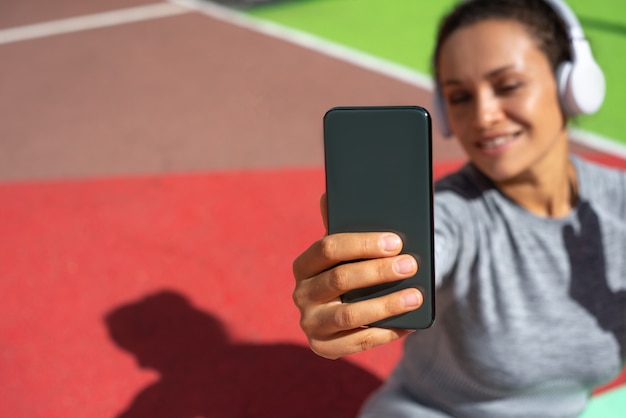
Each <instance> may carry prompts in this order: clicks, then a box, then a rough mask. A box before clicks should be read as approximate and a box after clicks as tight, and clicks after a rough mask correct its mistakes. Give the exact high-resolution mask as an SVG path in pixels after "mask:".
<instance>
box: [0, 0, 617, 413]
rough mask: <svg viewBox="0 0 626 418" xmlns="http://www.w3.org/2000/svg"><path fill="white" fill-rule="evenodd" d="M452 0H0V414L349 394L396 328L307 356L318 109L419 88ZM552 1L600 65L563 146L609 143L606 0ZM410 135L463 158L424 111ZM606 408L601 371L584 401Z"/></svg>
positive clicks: (599, 156)
mask: <svg viewBox="0 0 626 418" xmlns="http://www.w3.org/2000/svg"><path fill="white" fill-rule="evenodd" d="M453 4H454V1H453V0H445V1H444V0H439V1H437V2H430V1H414V0H299V1H286V0H285V1H254V0H249V1H245V0H240V1H226V0H224V1H219V2H218V1H215V2H209V1H201V0H176V1H175V0H172V1H160V2H159V1H154V0H108V1H104V0H82V1H79V0H58V1H54V2H44V1H41V0H40V1H31V2H23V1H17V0H2V1H1V2H0V117H1V119H0V298H1V299H0V306H2V315H1V316H0V415H1V416H13V417H27V416H28V417H117V416H124V417H173V416H181V417H200V416H206V417H209V416H217V417H270V416H271V417H274V416H281V417H305V418H306V417H319V416H325V417H346V416H352V415H354V413H355V412H356V410H357V409H358V406H359V404H360V402H361V401H362V400H363V399H364V397H365V396H367V394H368V393H369V392H371V390H373V389H374V388H375V387H377V386H378V385H379V384H380V382H381V381H382V379H384V378H385V377H386V375H387V374H388V373H389V371H390V369H391V367H392V366H393V364H394V362H395V361H396V359H397V358H398V355H399V354H400V350H401V344H400V343H394V344H390V345H388V346H385V347H381V348H377V349H375V350H372V351H370V352H367V353H362V354H359V355H355V356H351V357H349V358H347V359H342V360H338V361H334V362H330V361H327V360H323V359H321V358H318V357H317V356H315V355H314V354H312V353H311V352H310V350H309V349H308V348H307V344H306V340H305V338H304V336H303V335H302V333H301V332H300V330H299V327H298V318H299V314H298V312H297V310H296V309H295V307H293V304H292V302H291V291H292V289H293V278H292V276H291V262H292V260H293V259H294V258H295V257H296V256H297V254H299V253H300V252H301V251H303V250H304V249H305V248H306V247H307V246H308V245H309V244H310V243H311V242H312V241H313V240H315V239H316V238H318V237H319V236H321V235H322V234H323V233H324V230H323V226H322V224H321V220H320V218H319V213H318V206H319V205H318V202H319V197H320V195H321V193H322V192H323V190H324V178H323V155H322V137H321V134H322V125H321V121H322V117H323V115H324V113H325V112H326V110H327V109H328V108H330V107H333V106H338V105H400V104H409V105H421V106H424V107H426V108H428V107H429V106H430V98H431V90H432V81H431V78H430V75H429V74H430V71H429V68H430V64H429V59H430V53H431V50H432V47H433V42H434V33H435V30H436V26H437V22H438V19H439V17H440V16H441V15H442V14H443V13H445V11H446V10H448V9H449V7H451V6H452V5H453ZM570 4H571V6H572V7H573V8H574V10H575V11H576V12H577V13H578V15H579V17H580V20H581V22H582V24H583V26H584V28H585V31H586V33H587V35H588V37H589V38H590V41H591V43H592V45H593V48H594V51H595V54H596V57H597V59H598V61H599V62H600V64H601V66H602V68H603V69H604V71H605V74H606V77H607V83H608V86H609V88H608V91H607V98H606V102H605V105H604V106H603V108H602V109H601V111H600V112H599V113H598V114H596V115H593V116H589V117H584V118H583V117H581V118H578V119H577V120H575V121H573V123H572V125H573V126H572V128H573V129H572V144H573V145H572V147H573V150H574V152H576V153H578V154H581V155H584V156H586V157H587V158H590V159H594V160H596V161H600V162H603V163H606V164H609V165H616V166H621V167H626V134H625V133H624V132H625V130H624V122H623V120H624V118H623V116H622V114H621V113H622V107H623V106H622V104H623V103H624V102H625V100H626V86H625V85H624V83H622V82H621V75H622V73H623V70H622V65H623V63H622V61H623V56H625V55H626V54H625V53H626V17H624V16H626V14H625V13H624V11H626V6H624V5H623V2H621V1H620V0H597V1H594V2H591V3H590V2H586V1H584V0H571V1H570ZM433 154H434V155H433V157H434V160H435V174H436V176H441V175H443V174H445V173H447V172H449V171H451V170H453V169H455V168H457V167H459V166H460V165H461V164H462V163H463V161H464V158H463V155H462V153H461V151H460V149H459V148H458V146H457V145H456V143H455V142H454V141H449V140H444V139H442V138H441V137H440V136H439V134H438V133H437V132H435V135H434V150H433ZM623 408H626V377H624V375H622V377H621V378H619V379H618V380H616V381H615V382H613V383H612V384H610V385H608V386H606V387H603V388H598V389H597V390H596V392H595V396H594V401H593V405H592V408H591V409H590V411H589V413H587V414H586V415H585V417H603V418H607V417H623V411H624V409H623ZM620 411H622V412H621V415H620Z"/></svg>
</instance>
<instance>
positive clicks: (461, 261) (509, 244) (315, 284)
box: [294, 0, 626, 418]
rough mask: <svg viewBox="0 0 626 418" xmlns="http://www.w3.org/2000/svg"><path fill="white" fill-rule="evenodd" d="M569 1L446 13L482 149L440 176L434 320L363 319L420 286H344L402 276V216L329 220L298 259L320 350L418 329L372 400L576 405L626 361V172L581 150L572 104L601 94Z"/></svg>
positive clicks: (397, 307)
mask: <svg viewBox="0 0 626 418" xmlns="http://www.w3.org/2000/svg"><path fill="white" fill-rule="evenodd" d="M564 7H566V6H565V5H564V4H563V3H561V2H555V1H545V0H473V1H466V2H463V3H461V4H459V5H458V6H457V7H456V8H455V9H454V10H453V11H452V12H451V14H450V15H448V16H447V17H446V18H444V21H443V23H442V25H441V28H440V32H439V36H438V37H437V46H436V48H435V51H436V52H435V59H434V64H435V70H436V75H437V76H436V83H437V85H438V89H437V95H438V97H439V103H440V105H441V107H442V111H443V112H444V115H445V117H446V122H447V125H448V126H449V129H450V132H451V133H452V134H453V135H454V136H455V137H456V138H457V139H458V141H459V142H460V144H461V145H462V147H463V149H464V150H465V152H466V154H467V156H468V158H469V163H468V164H467V165H466V166H465V167H463V168H461V169H460V170H459V171H458V172H456V173H454V174H452V175H450V176H448V177H446V178H444V179H442V180H440V181H438V182H437V184H436V188H435V190H436V192H435V204H434V206H435V207H434V213H435V228H434V229H435V233H434V242H435V263H436V266H435V267H436V268H435V271H436V276H437V299H438V302H437V304H438V311H437V317H438V319H437V322H436V323H435V325H434V326H433V327H432V328H430V329H428V330H422V331H417V332H414V333H407V332H406V331H403V330H394V329H382V328H371V327H370V328H362V327H363V326H364V325H366V324H370V323H373V322H376V321H378V320H381V319H383V318H385V317H389V316H393V315H398V314H401V313H403V312H407V311H410V310H414V309H420V306H419V304H418V305H417V306H416V305H415V304H410V303H407V300H408V298H407V297H406V296H407V293H406V292H403V293H400V292H398V293H397V294H391V295H387V296H384V297H381V298H378V299H373V300H369V301H365V302H359V303H354V304H345V303H343V304H342V303H339V301H340V299H339V297H340V295H341V294H342V293H343V292H345V291H349V290H352V289H354V288H359V287H363V286H364V284H366V283H367V284H369V285H371V284H372V283H374V284H376V283H384V282H388V281H393V280H398V279H401V278H402V276H401V275H400V274H399V273H398V272H397V270H396V269H394V266H395V265H396V263H397V262H398V261H399V260H400V259H401V258H400V257H401V256H400V255H399V254H400V251H401V245H400V244H398V245H395V246H393V247H391V248H390V247H389V246H388V245H386V244H388V242H389V240H388V239H385V238H386V237H388V236H389V235H388V233H387V234H385V233H381V234H376V233H368V234H336V235H327V236H325V237H323V238H322V239H320V240H319V241H317V242H316V243H314V244H313V245H311V247H310V248H309V249H308V250H307V251H305V252H304V253H303V254H302V255H301V256H300V257H298V258H297V259H296V260H295V262H294V275H295V278H296V288H295V291H294V301H295V303H296V305H297V306H298V308H299V309H300V312H301V324H302V328H303V330H304V331H305V333H306V334H307V336H308V339H309V342H310V344H311V347H312V349H313V350H314V351H315V352H316V353H318V354H320V355H322V356H325V357H329V358H336V357H340V356H343V355H346V354H350V353H354V352H358V351H362V350H365V349H368V348H371V347H374V346H377V345H381V344H385V343H387V342H389V341H392V340H395V339H398V338H400V337H404V336H406V341H405V350H404V354H403V357H402V359H401V361H400V363H399V364H398V366H397V367H396V369H395V370H394V372H393V373H392V375H391V376H390V378H389V379H388V381H387V382H386V384H385V385H383V387H382V388H381V389H380V390H379V391H378V392H376V393H375V394H374V395H373V396H372V397H371V398H370V399H369V400H368V402H367V403H366V404H365V405H364V407H363V409H362V413H361V416H362V417H372V418H373V417H380V416H385V417H407V418H408V417H415V416H419V417H428V418H442V417H458V416H464V417H486V416H487V417H513V416H524V417H539V416H541V417H552V416H553V417H572V418H573V417H577V416H578V415H579V414H580V413H581V412H583V411H584V410H585V408H586V407H587V404H588V400H589V397H590V394H591V391H592V390H593V388H594V387H597V386H598V385H601V384H604V383H606V382H609V381H610V380H611V379H613V378H614V377H615V376H617V375H618V374H619V372H620V370H622V367H623V365H624V361H625V360H626V348H625V347H626V260H624V257H623V254H624V253H626V172H623V171H619V170H614V169H608V168H606V167H602V166H599V165H595V164H592V163H590V162H587V161H585V160H583V159H581V158H579V157H575V156H573V155H570V151H569V143H568V139H567V138H568V132H567V128H566V127H567V118H568V117H569V115H572V114H576V113H580V111H581V110H587V111H589V110H590V109H591V110H593V109H592V108H593V107H594V106H588V107H586V106H578V108H572V107H571V106H570V105H571V104H572V102H571V101H570V99H571V97H570V96H568V94H567V92H568V88H574V89H575V88H576V86H573V87H572V85H571V84H568V83H564V82H563V80H562V77H563V74H564V71H569V72H570V74H577V71H578V69H579V68H580V67H576V66H575V65H574V64H577V61H576V59H577V58H581V56H580V55H579V51H580V49H579V46H580V45H579V44H578V42H579V41H580V42H585V44H586V41H584V39H582V40H580V39H579V38H574V41H573V42H571V43H570V42H569V41H568V40H567V39H568V29H570V30H571V29H573V28H572V27H571V26H570V27H568V25H567V24H569V23H570V22H569V20H571V19H566V20H567V24H566V23H565V22H564V21H563V19H562V18H561V16H560V15H559V13H563V8H564ZM565 10H568V9H565ZM536 22H539V23H536ZM574 29H575V28H574ZM581 34H582V33H581ZM587 58H590V56H589V57H587ZM586 64H589V63H586ZM586 64H585V65H586ZM589 65H590V67H588V68H591V67H593V64H589ZM594 71H595V70H593V69H592V70H590V72H588V74H594ZM598 71H599V70H598ZM595 75H596V76H599V77H602V74H601V73H598V72H596V73H595ZM589 78H590V79H591V80H593V77H589ZM583 81H585V82H588V81H589V79H588V80H583ZM596 81H598V83H596V84H593V83H590V84H591V85H592V86H593V89H594V91H593V92H592V96H595V97H596V98H597V97H599V98H600V100H599V102H601V98H602V96H603V94H604V84H603V79H597V80H596ZM600 81H601V82H600ZM564 86H566V87H568V88H564ZM574 104H575V103H574ZM578 104H580V103H578ZM598 104H599V103H598ZM596 107H597V106H596ZM388 204H390V205H392V204H394V202H388ZM402 257H404V255H403V256H402ZM355 260H357V261H355ZM362 260H365V261H362ZM346 261H355V262H352V263H348V264H345V263H343V262H346ZM416 292H417V290H416ZM417 300H421V298H420V297H418V298H417ZM407 335H408V336H407Z"/></svg>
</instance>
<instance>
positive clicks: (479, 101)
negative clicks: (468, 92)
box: [474, 91, 504, 129]
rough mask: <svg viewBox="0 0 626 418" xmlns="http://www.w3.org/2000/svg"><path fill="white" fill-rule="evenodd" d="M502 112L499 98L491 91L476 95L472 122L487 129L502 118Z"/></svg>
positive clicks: (480, 127)
mask: <svg viewBox="0 0 626 418" xmlns="http://www.w3.org/2000/svg"><path fill="white" fill-rule="evenodd" d="M503 116H504V112H503V110H502V106H501V103H500V100H499V99H498V97H497V96H496V95H494V94H493V92H491V91H482V92H480V93H479V94H477V95H476V101H475V115H474V124H475V126H476V127H477V128H479V129H488V128H490V127H492V126H494V125H495V124H497V123H498V122H500V120H501V119H502V117H503Z"/></svg>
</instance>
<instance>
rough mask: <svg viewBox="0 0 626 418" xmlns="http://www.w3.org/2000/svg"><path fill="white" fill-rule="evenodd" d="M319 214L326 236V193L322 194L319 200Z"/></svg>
mask: <svg viewBox="0 0 626 418" xmlns="http://www.w3.org/2000/svg"><path fill="white" fill-rule="evenodd" d="M320 212H321V213H322V222H324V228H326V233H327V234H328V200H327V199H326V193H324V194H322V197H321V198H320Z"/></svg>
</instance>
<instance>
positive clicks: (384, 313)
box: [300, 288, 424, 340]
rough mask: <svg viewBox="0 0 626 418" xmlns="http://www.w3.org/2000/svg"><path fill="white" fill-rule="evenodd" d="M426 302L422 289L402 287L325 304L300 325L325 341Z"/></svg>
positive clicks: (315, 337)
mask: <svg viewBox="0 0 626 418" xmlns="http://www.w3.org/2000/svg"><path fill="white" fill-rule="evenodd" d="M423 301H424V298H423V296H422V293H421V292H420V291H419V290H417V289H415V288H408V289H403V290H400V291H398V292H394V293H390V294H388V295H385V296H380V297H377V298H374V299H368V300H364V301H360V302H354V303H335V304H331V305H325V306H323V307H320V308H318V309H316V310H315V311H311V312H309V315H308V316H306V317H303V318H301V323H300V326H301V327H302V329H303V330H304V332H305V333H306V334H307V335H309V336H310V337H312V338H314V339H317V340H326V339H328V338H329V336H334V335H335V334H338V333H342V332H345V331H349V330H352V329H356V328H360V327H364V326H367V325H369V324H372V323H375V322H378V321H381V320H383V319H386V318H390V317H392V316H396V315H400V314H403V313H406V312H410V311H413V310H415V309H417V308H419V307H420V306H421V305H422V302H423Z"/></svg>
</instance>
